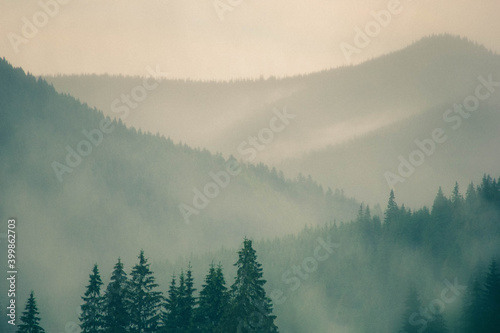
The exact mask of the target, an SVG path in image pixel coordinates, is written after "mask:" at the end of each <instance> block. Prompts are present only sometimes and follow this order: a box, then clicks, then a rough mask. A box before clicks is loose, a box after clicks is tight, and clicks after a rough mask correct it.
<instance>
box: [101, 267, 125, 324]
mask: <svg viewBox="0 0 500 333" xmlns="http://www.w3.org/2000/svg"><path fill="white" fill-rule="evenodd" d="M127 282H128V281H127V274H126V273H125V271H124V270H123V264H122V262H121V261H120V259H118V262H117V263H116V265H115V267H114V270H113V273H112V275H111V281H110V282H109V284H108V287H107V288H106V293H105V295H104V328H105V329H104V331H105V332H106V333H126V332H127V329H128V326H129V314H128V312H127V303H126V301H127V299H126V297H127V294H126V293H127Z"/></svg>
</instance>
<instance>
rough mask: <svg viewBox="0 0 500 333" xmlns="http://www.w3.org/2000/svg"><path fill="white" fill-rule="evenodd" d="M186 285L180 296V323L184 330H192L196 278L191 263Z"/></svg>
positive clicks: (187, 272)
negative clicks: (194, 278)
mask: <svg viewBox="0 0 500 333" xmlns="http://www.w3.org/2000/svg"><path fill="white" fill-rule="evenodd" d="M184 283H185V287H184V288H183V289H182V291H181V294H180V295H179V296H180V299H181V302H180V305H181V306H180V309H179V310H180V311H179V312H180V313H179V323H180V328H181V329H182V331H183V332H186V333H188V332H190V331H191V327H192V321H193V311H194V307H195V305H196V300H195V298H194V292H195V291H196V289H195V288H194V280H193V273H192V267H191V264H189V266H188V269H187V271H186V278H185V282H184Z"/></svg>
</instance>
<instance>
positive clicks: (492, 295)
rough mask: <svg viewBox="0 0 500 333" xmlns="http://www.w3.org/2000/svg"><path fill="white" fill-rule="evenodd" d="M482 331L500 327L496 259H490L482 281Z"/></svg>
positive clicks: (493, 331) (490, 332)
mask: <svg viewBox="0 0 500 333" xmlns="http://www.w3.org/2000/svg"><path fill="white" fill-rule="evenodd" d="M483 297H484V301H483V302H484V303H483V311H484V326H483V327H482V328H483V332H485V333H497V332H498V331H499V328H500V272H499V270H498V265H497V262H496V260H492V261H491V264H490V266H489V268H488V273H487V275H486V280H485V282H484V296H483Z"/></svg>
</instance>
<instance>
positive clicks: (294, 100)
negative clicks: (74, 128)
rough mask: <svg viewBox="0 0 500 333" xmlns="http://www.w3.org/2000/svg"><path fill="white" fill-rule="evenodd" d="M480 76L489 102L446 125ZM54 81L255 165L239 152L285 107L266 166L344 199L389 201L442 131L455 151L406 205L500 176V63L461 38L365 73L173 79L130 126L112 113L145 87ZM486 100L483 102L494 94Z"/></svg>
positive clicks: (431, 168) (149, 126) (433, 39)
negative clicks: (415, 158)
mask: <svg viewBox="0 0 500 333" xmlns="http://www.w3.org/2000/svg"><path fill="white" fill-rule="evenodd" d="M144 75H148V72H147V70H146V69H145V71H144ZM165 75H167V74H165ZM167 76H168V75H167ZM479 77H482V78H483V79H484V80H489V79H490V78H491V80H492V81H493V82H492V84H491V85H490V86H488V89H491V94H490V95H489V96H488V98H486V99H485V100H481V101H480V105H479V107H478V109H477V110H475V111H474V112H471V113H470V114H469V112H465V113H464V112H462V113H461V114H458V113H456V111H453V113H452V114H449V113H448V114H447V116H446V118H447V119H446V120H445V119H443V117H444V115H445V113H446V112H448V109H452V110H453V108H454V105H459V104H463V103H464V100H465V99H466V98H467V97H469V96H471V95H472V96H473V95H474V93H475V92H476V87H477V86H478V85H479V84H481V81H479ZM46 79H47V80H48V81H49V82H52V83H53V84H54V86H55V87H56V89H57V90H58V91H60V92H64V93H70V94H71V95H72V96H75V97H77V98H79V99H80V100H81V101H84V102H86V103H89V105H91V106H96V107H98V108H99V109H100V110H102V111H103V112H104V113H105V115H107V116H110V117H117V118H120V119H121V118H123V121H124V122H126V123H127V124H129V125H132V126H134V127H136V128H142V129H143V130H150V131H152V132H154V133H156V132H157V131H158V132H159V133H161V134H164V135H166V136H171V137H172V138H174V139H177V140H182V141H183V142H187V143H188V144H189V145H191V146H201V147H207V148H208V149H210V150H213V151H221V152H222V153H223V154H224V155H225V156H229V155H230V154H234V155H235V156H236V155H239V156H240V157H241V158H248V157H249V155H246V154H244V153H243V154H241V152H242V151H241V150H238V149H237V148H238V144H239V143H240V142H242V141H244V140H246V139H247V138H248V137H249V136H250V135H255V134H256V133H257V132H258V131H259V130H260V129H261V128H262V126H263V125H264V124H267V123H268V122H269V118H270V117H271V115H272V110H273V108H274V107H278V108H281V107H285V106H286V107H287V109H288V110H289V112H290V113H292V114H294V115H296V118H295V119H294V120H293V121H292V122H291V124H290V126H289V127H287V128H286V130H284V131H282V132H280V133H279V135H276V136H275V137H274V140H273V143H272V144H271V145H268V146H266V149H265V150H263V151H261V152H259V154H258V155H257V156H256V161H263V162H265V163H266V164H268V165H274V166H276V167H277V168H278V169H281V170H283V172H285V175H286V176H290V177H296V176H297V174H298V173H299V172H302V173H304V174H311V175H312V177H313V179H315V180H316V181H319V182H320V184H322V185H323V186H330V187H332V188H344V189H345V191H346V193H347V194H348V195H349V196H352V197H355V198H357V199H358V200H360V201H365V202H371V203H380V202H382V201H383V200H385V196H384V195H385V193H386V191H387V189H388V188H390V187H389V186H388V182H387V180H386V179H385V177H384V174H385V172H387V171H390V172H393V173H395V172H397V168H398V166H399V164H400V161H399V160H398V157H399V156H402V157H403V158H406V159H408V156H409V154H410V153H411V152H413V151H414V150H416V149H418V146H417V145H415V143H414V141H415V140H420V141H422V140H425V139H428V138H430V137H431V134H432V131H433V130H434V129H436V128H442V129H443V130H444V131H445V134H446V136H447V140H446V142H443V143H440V144H438V145H437V147H436V149H435V152H434V153H433V154H431V155H432V156H426V159H425V164H424V165H423V166H419V167H418V168H417V170H416V172H414V173H413V174H412V176H411V177H405V182H398V183H397V186H396V187H397V190H398V192H399V197H400V198H403V199H404V200H405V201H407V202H411V203H410V205H415V206H414V207H415V208H417V207H419V206H421V205H424V204H426V205H429V204H430V203H431V201H429V198H431V197H432V195H433V193H435V192H436V191H437V187H436V186H438V184H439V185H441V186H443V188H446V189H447V190H449V191H451V189H452V188H453V184H454V182H455V181H459V182H468V181H471V180H474V181H476V182H477V181H480V180H481V176H482V173H483V172H487V173H492V174H496V173H498V172H500V169H499V165H500V163H498V158H496V155H495V154H488V151H491V150H494V149H495V148H496V146H495V145H496V144H497V142H498V141H499V140H500V137H499V136H498V135H499V134H498V133H500V131H499V130H498V126H497V124H498V123H499V117H500V113H499V112H498V110H499V108H500V89H499V88H498V82H500V56H499V55H498V54H495V53H493V52H491V51H489V50H487V49H486V48H484V47H483V46H481V45H478V44H477V43H474V42H472V41H470V40H467V39H465V38H461V37H457V36H451V35H435V36H429V37H427V38H424V39H421V40H418V41H415V43H413V44H411V45H409V46H408V47H406V48H404V49H402V50H399V51H396V52H392V53H390V54H387V55H384V56H381V57H378V58H376V59H372V60H370V61H367V62H365V63H362V64H359V65H357V66H347V67H342V68H335V69H330V70H324V71H322V72H318V73H312V74H308V75H303V76H294V77H289V78H273V77H271V78H268V79H261V80H254V81H252V80H246V81H245V80H235V81H229V82H214V81H207V82H197V81H189V80H174V79H170V80H169V79H163V80H162V81H161V82H160V84H159V86H158V87H157V89H155V90H154V91H152V92H150V93H149V94H148V96H147V98H146V99H145V100H143V101H141V102H140V103H137V104H138V105H137V107H136V108H135V109H133V110H131V112H130V115H128V116H127V117H123V116H122V113H121V112H119V110H117V106H118V107H120V106H123V105H125V103H124V102H123V101H121V102H120V103H118V104H113V102H114V101H116V99H118V100H120V96H121V94H122V93H123V92H130V91H131V89H132V88H133V87H134V86H135V85H138V84H141V82H142V78H139V77H135V78H134V77H121V76H107V75H80V76H79V75H73V76H52V77H47V78H46ZM485 89H486V88H484V87H483V88H481V92H483V93H484V92H486V93H488V92H490V90H485ZM187 96H190V97H192V98H188V97H187ZM464 110H465V109H464ZM468 114H469V115H468ZM462 115H463V116H462ZM456 116H459V117H460V119H459V120H457V119H455V118H456ZM450 118H453V119H450ZM458 121H460V124H458V123H457V122H458ZM457 124H458V125H457ZM457 126H458V127H457ZM483 148H484V149H483ZM406 178H407V179H406Z"/></svg>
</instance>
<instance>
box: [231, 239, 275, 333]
mask: <svg viewBox="0 0 500 333" xmlns="http://www.w3.org/2000/svg"><path fill="white" fill-rule="evenodd" d="M238 256H239V258H238V261H237V262H236V263H235V264H234V265H235V266H236V267H237V269H238V270H237V275H236V278H235V281H234V283H233V285H232V286H231V294H230V295H231V299H230V308H229V312H228V316H227V317H226V323H225V325H226V326H225V329H226V330H227V332H278V328H277V327H276V325H275V324H274V320H275V319H276V316H274V315H273V314H272V310H273V306H272V302H271V300H270V299H269V298H268V297H267V296H266V292H265V290H264V284H265V283H266V280H264V279H263V278H262V277H263V273H262V265H261V264H260V263H259V262H257V254H256V252H255V250H254V249H253V248H252V241H251V240H249V239H246V238H245V240H244V242H243V248H242V249H241V250H240V251H239V252H238Z"/></svg>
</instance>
